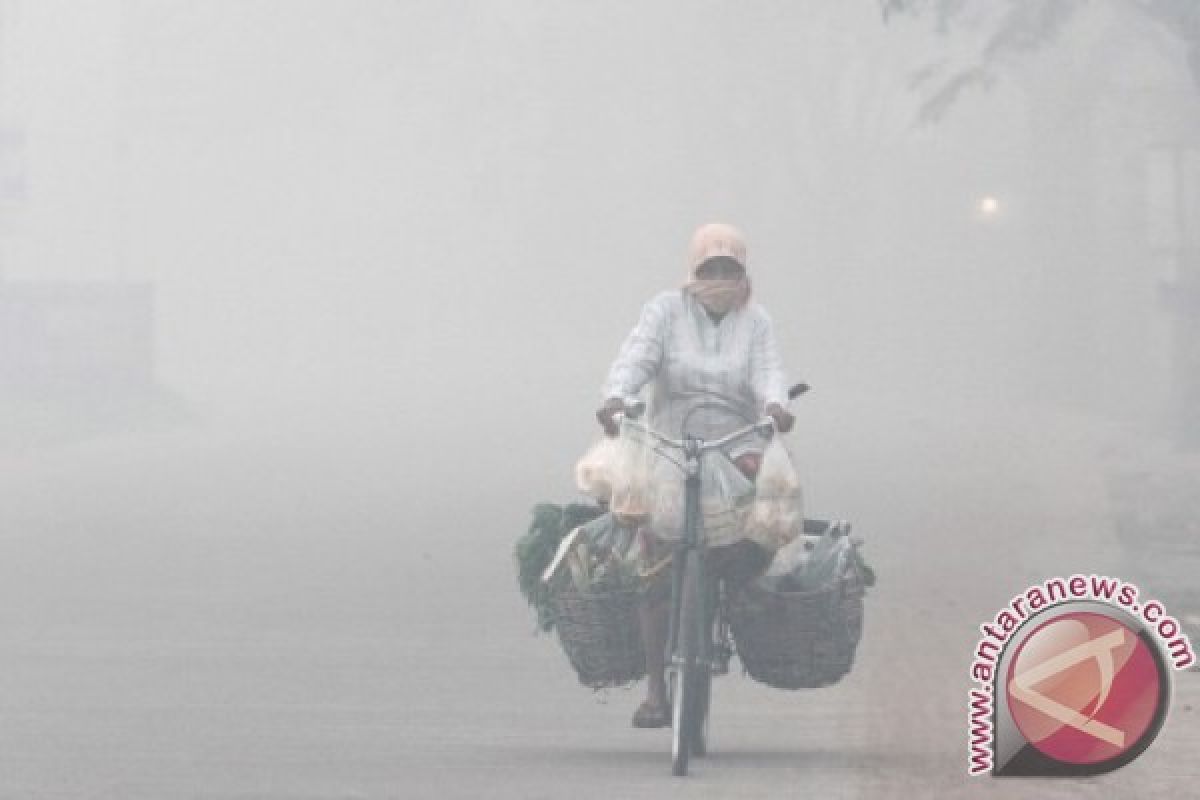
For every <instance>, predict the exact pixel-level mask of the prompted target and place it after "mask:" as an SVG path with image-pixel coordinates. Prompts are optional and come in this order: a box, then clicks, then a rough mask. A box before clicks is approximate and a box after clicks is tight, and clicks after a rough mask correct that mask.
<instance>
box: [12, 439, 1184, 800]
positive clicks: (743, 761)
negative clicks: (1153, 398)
mask: <svg viewBox="0 0 1200 800" xmlns="http://www.w3.org/2000/svg"><path fill="white" fill-rule="evenodd" d="M895 422H896V421H895V420H893V421H891V422H890V423H889V424H888V425H887V426H886V427H887V428H888V430H889V431H890V433H889V434H888V435H887V437H885V438H880V437H874V436H864V437H862V439H861V440H860V441H858V442H857V443H853V444H847V443H844V442H843V443H838V444H837V445H836V446H835V445H834V444H833V443H826V444H819V443H818V444H814V445H813V447H812V449H811V450H806V451H805V454H804V457H803V459H802V464H803V465H804V468H805V471H806V473H809V475H808V485H809V489H810V491H809V497H810V512H811V513H813V514H817V515H819V514H824V513H831V514H839V513H841V514H844V515H845V516H849V517H852V518H853V519H854V520H855V521H856V522H857V525H858V530H859V531H860V532H861V533H862V534H863V535H864V536H865V537H867V539H868V545H867V549H866V552H867V553H868V554H869V556H870V558H871V560H872V562H873V563H874V564H875V566H876V567H877V569H878V572H879V574H880V583H879V586H878V587H877V589H876V590H875V591H874V592H873V593H872V594H871V595H869V597H868V607H867V620H866V634H865V640H864V643H863V645H862V647H861V649H860V659H859V663H858V665H857V667H856V670H855V671H854V673H852V674H851V675H850V676H849V677H848V678H847V679H846V680H845V681H844V682H843V683H841V684H840V685H838V686H836V687H834V688H829V689H824V690H818V691H809V692H799V693H788V692H778V691H773V690H769V689H767V688H765V687H762V686H760V685H758V684H755V683H754V682H752V681H750V680H749V679H748V678H746V677H744V676H741V675H740V674H736V672H737V666H736V662H735V674H733V675H731V676H730V677H727V678H722V679H721V680H720V681H719V682H718V683H717V684H716V687H715V697H714V704H715V706H714V709H715V710H714V720H713V737H712V747H713V754H712V756H711V757H710V758H709V759H707V760H705V761H703V762H698V763H697V764H696V765H695V768H694V770H693V775H692V776H691V777H689V778H688V779H687V780H684V781H680V780H677V779H672V778H671V777H670V776H669V775H668V758H667V751H668V736H667V734H666V733H665V732H663V731H635V730H632V729H630V728H629V726H628V718H629V715H630V714H631V712H632V710H633V708H634V706H635V705H636V702H637V699H638V698H637V696H636V694H635V693H634V692H631V691H612V692H608V693H601V694H593V693H591V692H589V691H588V690H585V689H583V688H581V687H579V686H578V685H577V684H576V683H575V681H574V677H573V675H572V674H571V672H570V671H569V669H568V667H567V664H566V661H565V659H564V657H563V656H562V654H561V653H560V652H559V650H558V649H557V645H556V643H555V641H554V640H553V639H552V638H549V637H546V636H535V635H534V634H533V622H532V617H531V616H530V614H529V613H528V609H526V608H524V607H523V604H522V601H521V599H520V597H519V595H518V594H517V592H516V590H515V584H514V580H513V575H512V568H511V563H510V554H509V550H510V547H511V543H512V540H513V538H514V537H515V535H516V534H517V533H518V532H519V531H520V530H521V529H522V527H523V526H524V524H525V521H526V520H525V514H526V513H527V509H528V506H529V505H530V504H531V503H532V502H533V501H535V500H538V499H542V498H541V497H539V496H538V492H536V491H535V490H527V491H528V495H527V497H523V496H519V493H518V497H517V501H515V502H508V503H507V505H506V504H505V503H504V502H502V501H500V500H497V499H496V498H495V497H492V498H489V500H488V502H487V503H484V504H483V505H482V506H475V505H472V504H471V503H470V502H468V498H453V497H451V495H453V493H454V492H456V491H461V489H462V487H461V486H459V485H458V484H452V483H446V482H439V481H431V482H430V483H429V484H428V485H414V484H413V482H412V481H411V480H410V481H407V482H404V481H398V480H397V474H398V473H397V467H396V465H397V464H398V463H401V462H402V459H403V457H404V456H403V455H402V453H403V444H402V443H400V442H387V441H382V440H379V439H378V438H372V437H363V438H362V439H359V440H357V441H355V440H347V441H341V442H337V443H330V442H325V443H320V442H317V443H310V444H308V445H305V446H298V445H296V444H295V442H296V441H298V439H296V438H295V437H288V436H279V437H275V438H274V439H272V438H270V437H265V436H262V437H253V436H249V437H247V436H216V435H211V434H203V435H202V434H201V433H198V432H186V431H185V432H177V433H173V434H159V435H157V436H156V437H153V438H149V439H145V440H136V441H135V440H112V441H107V442H104V441H101V442H95V443H92V444H89V445H83V446H76V447H69V448H68V447H62V448H59V449H57V450H52V451H43V452H37V453H26V454H23V455H22V454H15V453H9V454H7V455H4V456H2V457H0V478H2V481H3V482H2V483H0V709H2V713H3V723H2V724H0V797H2V798H34V797H37V798H60V797H61V798H84V797H86V798H121V799H122V800H134V799H135V798H155V799H156V800H158V799H161V798H176V797H227V798H259V797H270V798H360V797H362V798H376V797H405V798H407V797H414V798H425V797H452V798H456V797H463V798H467V797H469V798H479V797H498V798H509V797H510V798H539V797H562V796H568V797H571V798H573V800H581V799H582V798H590V797H596V798H605V800H612V799H613V798H642V797H645V798H650V797H654V798H662V797H677V796H678V797H683V796H686V797H688V798H709V797H771V798H778V797H791V796H795V797H803V796H811V797H821V798H841V797H846V798H858V797H902V798H911V797H968V796H976V795H980V796H995V797H1020V798H1029V797H1039V798H1042V797H1104V798H1112V797H1133V796H1139V797H1167V796H1177V797H1178V796H1190V795H1191V794H1194V792H1193V791H1192V787H1193V786H1194V785H1196V782H1197V779H1200V759H1197V758H1196V755H1195V754H1196V752H1197V745H1198V744H1200V721H1198V720H1197V712H1196V711H1194V710H1193V708H1195V707H1196V706H1197V705H1200V675H1197V674H1186V675H1180V676H1178V677H1179V679H1178V681H1177V684H1176V690H1177V694H1176V700H1175V703H1174V708H1173V713H1172V714H1171V717H1170V719H1169V721H1168V724H1167V727H1166V728H1165V729H1164V731H1163V733H1162V734H1161V736H1160V739H1159V741H1158V742H1157V743H1156V744H1155V745H1154V746H1153V747H1152V748H1151V750H1150V751H1149V752H1147V753H1146V754H1145V755H1144V756H1143V757H1142V758H1141V759H1140V760H1138V761H1137V762H1135V763H1134V764H1132V765H1130V766H1129V767H1127V768H1125V769H1123V770H1121V771H1119V772H1117V773H1114V774H1111V775H1109V776H1105V777H1102V778H1097V779H1088V780H1071V781H1040V780H1039V781H997V780H993V779H989V778H985V779H968V778H967V777H966V775H965V733H964V728H965V717H966V711H965V696H966V690H967V688H968V682H967V678H966V665H967V664H968V662H969V656H970V653H971V650H972V647H973V644H974V640H975V637H976V626H977V625H978V624H979V623H980V622H982V621H984V620H986V619H988V618H990V617H991V616H992V614H993V613H994V612H995V611H996V610H997V609H998V608H999V607H1000V606H1001V605H1002V604H1003V603H1004V602H1005V601H1006V600H1007V598H1008V597H1010V596H1011V595H1012V594H1013V593H1015V592H1017V591H1019V590H1021V589H1022V588H1024V587H1025V586H1026V585H1027V584H1030V583H1033V582H1036V581H1039V580H1041V579H1043V578H1045V577H1047V576H1049V575H1051V574H1055V573H1070V572H1075V571H1092V570H1097V571H1101V572H1107V573H1113V574H1119V573H1120V569H1121V553H1120V551H1119V549H1118V547H1117V545H1116V540H1115V538H1114V536H1113V534H1112V530H1111V525H1110V524H1109V522H1108V519H1107V516H1106V509H1105V506H1104V502H1103V491H1102V484H1101V480H1100V475H1099V471H1098V469H1097V461H1096V459H1095V457H1094V455H1095V450H1096V438H1095V435H1094V431H1090V430H1088V429H1086V428H1085V427H1083V426H1078V425H1073V424H1067V423H1061V424H1056V425H1054V426H1052V430H1053V431H1054V440H1053V441H1047V440H1046V439H1045V437H1044V436H1042V435H1040V434H1038V435H1035V434H1033V433H1026V434H1022V435H1017V434H1013V433H1011V432H1006V431H1005V430H1003V429H991V430H988V431H982V430H980V429H978V428H975V427H972V426H969V425H961V426H960V427H958V428H953V427H951V426H949V425H948V424H946V423H944V422H940V421H938V420H936V419H935V418H933V417H928V418H922V419H917V418H914V419H911V420H901V421H899V422H900V424H893V423H895ZM1019 422H1020V421H1015V423H1014V424H1013V425H1010V426H1008V431H1012V430H1021V429H1022V426H1021V425H1020V424H1017V423H1019ZM1041 430H1043V431H1044V430H1046V428H1042V429H1041ZM402 484H404V488H403V489H398V488H397V487H398V486H400V485H402ZM504 488H505V491H503V492H497V493H496V494H498V495H500V496H503V497H509V496H511V495H512V494H513V492H511V491H510V490H509V488H507V487H504ZM422 498H423V499H422ZM430 499H437V500H438V501H439V503H438V508H439V510H438V511H437V513H434V512H433V511H431V508H432V505H431V503H430V502H429V501H430ZM446 509H449V510H446Z"/></svg>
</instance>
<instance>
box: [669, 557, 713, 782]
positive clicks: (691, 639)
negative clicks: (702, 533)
mask: <svg viewBox="0 0 1200 800" xmlns="http://www.w3.org/2000/svg"><path fill="white" fill-rule="evenodd" d="M701 578H702V576H701V575H700V556H699V554H698V553H696V552H695V551H690V552H688V554H687V558H686V560H685V562H684V567H683V582H682V586H681V591H680V598H679V620H678V625H677V627H676V629H675V630H676V646H675V653H674V657H673V658H672V676H673V677H672V681H673V687H672V693H671V694H672V697H671V774H673V775H686V774H687V769H688V757H689V756H690V755H691V754H692V750H693V748H696V745H697V744H699V748H698V749H699V750H700V752H701V753H702V752H703V749H704V744H703V741H702V739H701V737H702V736H703V734H702V732H701V726H702V725H703V720H702V716H703V714H704V711H705V710H706V709H705V708H703V706H706V705H707V698H706V697H705V698H702V697H701V694H702V693H704V690H705V689H707V686H705V684H704V680H703V679H704V678H705V677H707V676H706V675H702V672H701V671H702V670H704V671H707V670H708V664H705V663H701V658H702V656H701V652H700V634H701V631H702V628H703V624H704V596H703V586H702V585H701Z"/></svg>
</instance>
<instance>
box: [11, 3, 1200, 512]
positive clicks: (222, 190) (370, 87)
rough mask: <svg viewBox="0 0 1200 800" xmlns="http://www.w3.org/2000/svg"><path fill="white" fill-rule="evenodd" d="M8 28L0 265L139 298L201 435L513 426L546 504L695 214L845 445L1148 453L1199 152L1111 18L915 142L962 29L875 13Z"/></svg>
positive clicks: (965, 33)
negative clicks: (1164, 207)
mask: <svg viewBox="0 0 1200 800" xmlns="http://www.w3.org/2000/svg"><path fill="white" fill-rule="evenodd" d="M4 13H5V19H4V29H3V50H4V52H3V76H2V80H3V98H2V101H3V110H4V116H5V118H7V119H9V120H11V121H14V122H15V124H18V125H20V126H21V127H23V128H24V129H25V131H26V137H27V145H26V152H25V163H24V167H23V168H24V171H25V173H26V181H27V182H28V185H29V191H28V196H27V198H26V199H25V201H24V202H23V203H20V204H16V205H11V204H10V206H6V207H5V213H6V215H7V216H8V220H7V221H6V225H5V232H4V234H3V236H4V241H3V253H4V263H3V267H4V274H5V275H6V276H7V277H8V278H10V279H37V280H42V279H66V280H84V281H92V280H99V281H107V280H113V279H129V280H138V281H141V280H146V281H150V282H152V283H153V285H154V290H155V292H156V300H155V302H156V315H157V318H156V323H157V328H156V334H155V336H156V340H155V349H156V354H157V372H158V376H159V379H160V381H161V382H162V383H163V384H164V385H165V386H166V387H168V388H169V389H170V390H172V391H175V392H178V393H179V394H180V395H181V396H182V397H183V399H184V402H186V403H187V404H188V405H189V406H190V407H191V408H192V409H193V410H194V411H195V412H196V414H197V415H198V417H199V418H200V419H203V420H205V421H206V424H208V425H210V426H217V428H219V427H220V426H221V425H222V424H224V423H225V422H232V423H237V425H238V427H239V428H240V429H243V430H251V429H254V428H256V427H261V429H262V430H266V431H271V430H274V431H276V432H277V433H278V435H280V436H283V437H284V438H287V437H289V436H292V435H293V434H294V435H295V436H296V437H299V439H300V440H305V439H307V438H311V437H313V436H319V435H332V434H336V432H340V431H356V432H358V433H360V434H364V433H365V434H368V435H378V436H383V437H385V438H389V439H391V438H395V439H397V440H400V441H405V442H408V443H409V445H410V446H411V448H412V452H414V453H424V454H425V455H424V456H423V457H424V458H426V459H428V460H426V461H425V462H424V463H425V464H426V466H429V467H433V466H435V465H440V466H441V467H443V468H445V469H447V470H452V469H454V468H455V466H454V465H456V464H457V463H459V461H460V460H461V459H462V458H463V457H464V455H462V451H464V450H467V449H471V450H473V451H474V455H473V456H472V458H475V459H477V460H478V459H482V460H484V461H489V459H491V458H493V457H494V458H495V459H496V460H495V461H489V463H494V464H499V463H502V460H503V459H504V458H506V457H507V456H499V455H497V452H498V450H499V448H501V446H502V445H503V444H504V443H505V442H509V441H512V440H513V438H514V437H520V438H521V439H523V440H525V441H527V442H528V444H527V445H526V446H525V448H524V449H523V451H522V452H523V454H524V455H525V456H527V457H528V458H529V459H530V461H531V466H530V469H531V470H532V472H530V473H528V475H527V477H528V480H529V482H531V483H532V482H544V481H545V476H546V475H550V474H552V475H559V476H564V481H565V476H566V475H567V474H568V471H569V466H570V464H571V462H572V461H573V459H574V458H575V456H576V455H577V454H578V452H579V451H580V449H581V448H582V446H583V445H584V444H585V443H586V440H587V438H588V437H589V436H591V435H592V428H591V427H590V423H589V418H590V414H591V411H592V409H593V408H594V407H595V405H596V403H597V401H598V399H599V398H598V396H597V392H598V386H599V383H600V381H601V379H602V377H603V374H604V372H605V370H606V368H607V366H608V363H609V361H610V359H611V358H612V356H613V354H614V353H615V350H616V347H617V345H618V343H619V342H620V340H621V338H622V337H623V336H624V334H625V333H626V331H627V330H628V328H629V327H630V326H631V324H632V323H633V321H634V320H635V319H636V315H637V313H638V309H639V307H640V304H641V303H642V302H643V301H644V300H645V299H646V298H648V297H649V296H650V295H652V294H653V293H654V292H656V291H658V290H660V289H662V288H666V287H669V286H673V285H676V284H677V283H678V282H679V281H680V280H681V279H682V277H683V252H684V245H685V243H686V241H687V237H688V235H689V234H690V232H691V230H692V229H693V228H694V227H695V226H696V225H697V224H699V223H701V222H704V221H708V220H713V219H720V220H727V221H731V222H734V223H735V224H737V225H739V226H741V227H742V228H743V229H744V230H745V231H746V233H747V236H748V239H749V244H750V261H751V265H750V266H751V273H752V277H753V279H754V281H755V287H756V292H757V297H758V298H759V299H760V300H761V301H762V302H763V303H764V304H765V305H766V306H767V308H768V309H769V310H770V311H771V312H772V314H773V315H774V317H775V319H776V322H777V327H778V332H779V335H780V337H781V341H782V345H783V349H784V356H785V359H786V362H787V364H788V366H789V368H790V369H791V371H792V373H793V375H794V376H796V377H803V378H805V379H807V380H808V381H810V382H811V383H812V384H814V385H815V386H816V387H817V389H818V391H817V392H816V393H814V395H813V396H812V398H810V399H808V400H806V401H805V409H804V412H805V413H804V414H803V415H802V417H803V418H804V419H805V420H807V422H805V423H804V424H805V425H806V426H808V430H809V432H810V433H811V434H816V433H817V432H818V431H819V432H820V436H819V438H820V439H821V440H823V441H825V442H826V443H827V444H829V446H832V442H835V441H836V440H837V438H838V437H841V436H850V435H852V434H853V433H854V431H855V430H863V429H864V424H865V425H866V429H870V428H872V427H875V426H879V427H883V428H887V427H889V426H901V427H902V426H903V425H905V424H906V423H905V422H904V415H903V414H900V415H899V416H897V417H895V418H893V417H892V415H893V414H895V413H896V410H897V409H900V408H903V407H913V408H923V409H925V412H923V413H933V414H935V415H937V414H944V415H945V414H954V415H960V416H961V415H964V414H966V415H970V414H974V413H975V412H974V411H971V409H975V410H976V411H977V412H979V414H980V415H981V416H986V415H987V414H988V413H990V411H989V409H991V408H993V407H1008V406H1019V407H1026V408H1027V407H1034V408H1038V409H1044V410H1049V411H1054V412H1056V413H1057V412H1060V411H1068V412H1083V413H1088V414H1100V415H1103V416H1107V417H1110V418H1113V419H1117V420H1119V421H1122V422H1125V423H1131V424H1133V425H1136V426H1139V427H1141V428H1145V429H1148V430H1156V429H1157V428H1158V427H1160V426H1161V416H1162V414H1163V409H1164V407H1165V405H1166V403H1167V398H1166V381H1167V356H1166V352H1167V351H1166V339H1165V321H1164V318H1163V315H1162V313H1161V309H1159V308H1158V306H1157V305H1156V296H1155V291H1156V286H1157V282H1158V281H1159V280H1160V279H1161V278H1162V274H1161V268H1160V266H1159V265H1158V264H1157V263H1156V262H1155V260H1154V257H1153V254H1152V252H1151V250H1150V248H1149V245H1148V244H1147V238H1146V230H1145V229H1146V224H1145V213H1146V211H1145V210H1146V199H1145V172H1146V168H1145V160H1146V155H1145V154H1146V146H1147V145H1148V144H1153V143H1159V142H1162V141H1166V140H1172V139H1177V138H1180V137H1182V136H1185V135H1186V134H1188V133H1189V132H1191V131H1194V130H1195V129H1196V126H1197V124H1198V123H1197V119H1198V115H1197V113H1196V104H1195V102H1194V100H1195V89H1194V87H1193V86H1192V85H1191V83H1190V82H1189V79H1188V76H1187V73H1186V69H1185V68H1184V63H1185V62H1184V59H1183V55H1182V49H1181V48H1179V47H1178V46H1176V45H1174V44H1172V43H1171V42H1169V41H1165V40H1164V39H1163V37H1162V36H1161V35H1159V36H1158V37H1157V38H1155V37H1148V36H1145V35H1143V33H1144V32H1139V31H1138V30H1136V29H1133V30H1130V29H1127V27H1126V26H1124V25H1123V21H1122V19H1121V18H1120V14H1118V13H1117V12H1115V11H1113V9H1112V8H1110V7H1106V6H1103V4H1101V6H1100V7H1099V8H1098V9H1095V10H1093V11H1090V12H1088V13H1087V14H1084V15H1082V19H1081V20H1076V22H1075V24H1073V25H1072V26H1071V27H1069V28H1068V30H1067V31H1065V32H1064V33H1062V34H1061V35H1060V36H1059V37H1058V39H1057V40H1055V41H1054V43H1053V44H1052V45H1051V46H1049V47H1047V48H1046V49H1045V50H1044V51H1042V52H1040V53H1033V54H1031V55H1029V56H1028V57H1027V58H1026V59H1025V60H1023V61H1022V62H1020V63H1018V64H1016V65H1015V66H1013V67H1012V68H1011V69H1010V70H1009V71H1008V73H1007V74H1006V75H1005V77H1004V79H1003V80H1001V81H1000V82H999V83H998V84H996V85H995V86H994V87H993V88H992V89H991V90H990V91H986V92H985V91H974V92H967V93H965V94H964V95H963V96H962V98H961V99H960V100H959V101H958V103H957V104H956V106H955V107H954V108H952V110H951V112H950V113H949V114H948V115H947V117H946V118H945V119H944V120H943V121H942V122H941V123H940V124H937V125H932V126H927V125H921V124H919V123H918V122H917V119H918V108H919V105H920V89H919V87H918V89H916V90H914V88H913V86H914V85H915V84H914V80H913V79H914V76H915V75H916V74H918V71H919V70H921V69H923V68H925V67H928V66H929V65H930V64H943V65H944V64H945V63H947V60H948V59H949V60H951V61H952V60H953V58H955V57H957V56H956V55H955V54H956V53H959V54H963V53H965V54H969V53H970V52H971V48H972V47H973V46H976V45H977V42H975V43H973V40H972V36H973V35H974V34H973V33H972V31H971V30H970V28H969V27H968V28H967V29H965V30H961V31H958V32H957V33H952V34H951V35H950V36H947V37H939V36H936V35H935V34H934V33H933V32H932V31H930V30H929V29H928V28H929V26H927V25H924V24H921V23H919V22H914V21H911V20H898V21H893V22H892V23H891V24H890V25H885V24H884V23H883V21H882V20H881V16H880V14H879V11H878V8H877V6H876V4H875V3H873V2H868V1H867V0H862V1H861V2H832V1H831V2H822V3H804V4H791V3H780V2H770V3H769V2H761V3H748V4H747V3H738V4H735V3H730V2H705V3H699V4H696V3H688V4H680V3H670V2H656V3H640V2H639V3H636V4H635V3H626V2H617V3H605V4H576V3H557V2H527V1H520V2H506V3H484V2H436V3H435V2H423V3H396V2H383V1H382V0H380V1H379V2H368V1H367V0H355V1H354V2H339V3H330V2H312V1H311V0H310V1H307V2H286V3H284V2H261V1H260V2H238V3H232V2H229V3H203V4H197V3H189V2H165V1H161V0H156V1H155V2H141V1H139V0H126V2H115V1H113V2H96V3H88V4H83V5H80V4H76V3H68V2H58V1H57V0H39V2H37V3H33V2H12V0H9V2H7V3H6V4H5V5H4ZM1085 98H1086V100H1085ZM1081 105H1085V106H1086V112H1087V113H1080V111H1079V109H1080V107H1081ZM988 196H991V197H994V198H995V200H996V202H997V204H998V205H997V209H998V211H997V213H994V214H992V215H991V216H987V215H984V214H981V213H980V211H979V208H980V203H981V202H983V198H984V197H988ZM851 409H853V411H851ZM864 415H865V416H869V417H873V418H874V419H873V420H866V419H864ZM289 421H290V422H289ZM285 431H288V432H285ZM806 435H807V434H806ZM445 452H450V453H452V454H451V455H448V456H447V455H436V454H435V455H430V454H431V453H445ZM439 471H440V470H439ZM564 485H565V483H564ZM526 487H527V488H530V487H529V485H528V484H526Z"/></svg>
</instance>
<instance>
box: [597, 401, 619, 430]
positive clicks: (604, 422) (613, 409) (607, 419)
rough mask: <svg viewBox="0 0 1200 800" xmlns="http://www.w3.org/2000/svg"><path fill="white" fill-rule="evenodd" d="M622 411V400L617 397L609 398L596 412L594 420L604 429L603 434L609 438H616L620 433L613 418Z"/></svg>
mask: <svg viewBox="0 0 1200 800" xmlns="http://www.w3.org/2000/svg"><path fill="white" fill-rule="evenodd" d="M624 410H625V401H624V400H622V399H621V398H619V397H610V398H608V399H607V400H605V401H604V405H602V406H600V409H599V410H598V411H597V412H596V419H597V420H598V421H599V422H600V427H601V428H604V432H605V433H606V434H608V435H609V436H616V435H617V434H618V433H620V429H619V428H618V427H617V422H616V420H614V419H613V417H614V416H616V415H617V414H618V413H621V412H623V411H624Z"/></svg>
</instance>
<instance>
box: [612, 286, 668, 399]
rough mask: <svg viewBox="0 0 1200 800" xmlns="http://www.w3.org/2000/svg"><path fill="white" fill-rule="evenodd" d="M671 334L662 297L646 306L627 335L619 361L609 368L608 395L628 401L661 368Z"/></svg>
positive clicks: (618, 357)
mask: <svg viewBox="0 0 1200 800" xmlns="http://www.w3.org/2000/svg"><path fill="white" fill-rule="evenodd" d="M666 337H667V309H666V308H665V304H664V303H663V302H661V299H660V298H655V299H653V300H651V301H650V302H648V303H646V305H645V306H644V307H643V308H642V315H641V317H640V318H639V319H638V322H637V325H635V326H634V328H633V330H632V331H630V332H629V335H628V336H627V337H625V342H624V343H623V344H622V345H621V350H620V352H619V353H618V354H617V359H616V361H614V362H613V364H612V367H611V368H609V370H608V378H607V379H606V380H605V381H604V387H603V389H602V391H603V394H604V398H605V399H608V398H610V397H619V398H621V399H622V400H624V401H626V402H630V401H632V400H633V399H634V398H636V396H637V393H638V392H639V391H641V389H642V387H643V386H645V385H646V383H647V382H649V381H650V379H651V378H653V377H654V376H655V374H656V373H657V372H658V368H659V366H660V365H661V364H662V358H663V350H664V347H665V344H666Z"/></svg>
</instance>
